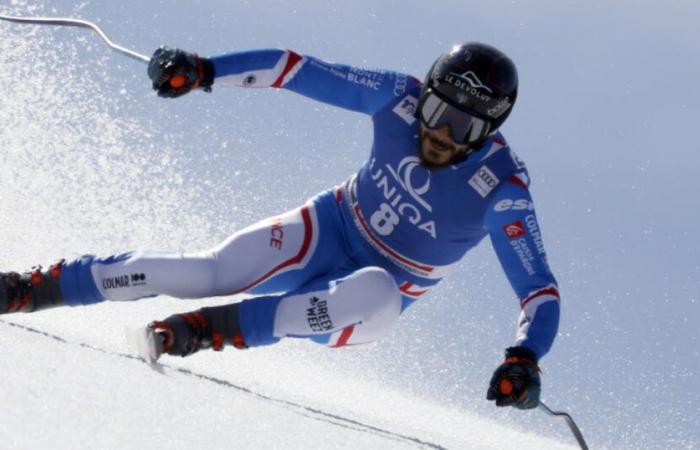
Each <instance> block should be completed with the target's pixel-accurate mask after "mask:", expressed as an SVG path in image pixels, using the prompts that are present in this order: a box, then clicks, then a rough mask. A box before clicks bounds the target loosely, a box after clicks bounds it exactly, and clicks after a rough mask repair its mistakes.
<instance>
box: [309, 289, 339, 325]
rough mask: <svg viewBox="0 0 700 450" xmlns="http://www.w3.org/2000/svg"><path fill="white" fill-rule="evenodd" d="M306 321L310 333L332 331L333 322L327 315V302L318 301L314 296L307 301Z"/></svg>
mask: <svg viewBox="0 0 700 450" xmlns="http://www.w3.org/2000/svg"><path fill="white" fill-rule="evenodd" d="M306 320H307V321H308V323H309V328H311V331H329V330H331V329H333V321H332V320H331V317H330V316H329V315H328V304H327V302H326V301H325V300H319V298H318V297H316V296H314V297H311V298H310V299H309V308H307V309H306Z"/></svg>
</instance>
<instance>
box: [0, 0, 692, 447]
mask: <svg viewBox="0 0 700 450" xmlns="http://www.w3.org/2000/svg"><path fill="white" fill-rule="evenodd" d="M165 3H166V2H136V1H134V0H126V1H124V2H119V3H118V4H117V3H114V4H112V3H109V5H107V3H106V2H100V1H93V2H90V1H82V0H80V1H77V0H56V1H51V2H43V3H41V2H40V3H34V2H28V1H24V0H13V1H11V2H6V4H5V5H0V11H2V12H15V13H23V14H43V15H58V16H63V15H77V16H78V17H81V18H85V19H91V20H97V21H98V22H99V23H100V24H101V25H103V26H104V27H105V29H106V30H107V31H108V32H109V33H110V35H111V36H112V37H113V38H114V39H115V40H117V41H118V42H119V43H121V44H124V45H126V46H129V47H132V48H134V49H135V50H137V51H141V52H144V53H149V52H150V51H151V50H152V49H153V48H155V47H156V46H157V45H160V44H162V43H168V44H172V45H179V46H182V47H185V48H188V49H193V50H197V51H199V52H201V53H202V54H215V53H220V52H224V51H228V50H232V49H238V48H242V49H245V48H260V47H289V48H294V49H296V50H298V51H300V52H302V53H309V54H313V55H317V56H320V57H323V58H326V59H329V60H335V61H342V62H347V63H351V64H358V65H366V66H369V67H386V68H392V69H398V70H405V71H407V72H410V73H413V74H415V75H417V76H423V73H424V71H425V70H426V68H427V67H428V66H429V64H430V63H431V62H432V60H433V59H434V58H435V56H436V55H437V54H438V53H439V52H441V51H443V50H444V49H445V48H446V47H448V46H449V45H450V44H452V43H454V42H456V41H459V40H463V39H477V40H483V41H487V42H492V43H494V44H496V45H497V46H501V47H502V48H504V50H506V51H507V52H508V53H510V54H511V55H512V56H513V58H514V59H515V61H516V63H517V64H518V67H519V70H520V78H521V90H520V94H519V99H518V105H517V106H516V109H515V111H514V113H513V116H512V120H509V123H508V124H507V126H506V127H505V130H504V132H505V133H506V136H507V137H508V138H509V140H510V141H511V144H512V145H513V146H514V148H515V149H516V151H517V152H518V153H519V155H520V156H521V157H523V158H524V159H525V160H526V162H527V163H528V166H529V168H530V171H531V174H532V176H533V187H532V191H533V195H534V198H535V201H536V202H537V207H538V215H539V218H540V221H541V225H542V227H543V233H544V240H545V245H546V246H547V249H548V253H549V259H550V262H551V264H552V268H553V270H554V272H555V275H557V277H558V280H559V284H560V288H561V291H562V295H563V303H562V307H563V318H562V324H561V328H560V335H559V336H558V339H557V342H556V343H555V346H554V348H553V350H552V352H551V354H549V355H548V356H547V357H546V358H545V359H544V360H543V361H542V367H543V369H544V391H543V392H544V394H543V397H544V398H545V399H546V400H547V401H548V402H549V404H550V406H552V407H553V408H555V409H566V410H568V411H570V412H571V413H572V414H573V415H574V417H575V418H576V419H577V421H578V422H579V424H580V425H581V427H582V429H583V431H584V434H585V436H586V438H587V440H588V441H589V444H591V447H592V448H611V449H613V448H630V449H632V448H634V449H637V448H645V449H647V448H649V449H686V450H687V449H691V450H693V449H697V448H700V430H699V429H698V427H697V426H696V424H697V421H698V418H700V388H699V387H698V384H697V383H696V382H695V380H696V379H697V376H698V374H700V363H698V361H700V353H699V352H700V335H699V334H698V333H697V323H698V322H699V321H700V307H699V305H700V297H698V295H699V293H700V266H699V265H698V263H697V261H698V259H699V258H700V246H699V245H698V242H697V240H696V239H695V238H694V236H695V234H696V232H695V228H696V227H695V224H696V223H697V222H698V221H699V220H700V213H699V212H698V211H699V210H698V208H697V207H696V205H697V204H698V202H697V198H696V196H697V192H700V178H699V177H697V176H696V174H695V171H696V167H697V166H698V163H700V153H698V152H697V151H696V150H695V148H696V147H697V145H696V144H695V143H694V142H693V141H692V130H693V129H694V128H695V127H696V124H695V122H696V120H697V117H700V91H699V90H697V89H696V82H697V78H698V74H700V59H698V58H692V57H689V56H688V55H697V54H698V53H699V52H700V48H699V45H700V44H699V43H700V36H698V31H697V29H696V27H695V24H694V20H693V18H694V17H697V14H698V12H699V9H698V6H697V3H696V2H693V1H686V0H671V1H668V2H653V1H647V0H642V1H631V0H623V1H620V2H614V4H613V2H591V1H578V0H575V1H572V2H559V1H556V0H537V2H536V7H533V6H532V2H518V1H515V2H513V1H510V0H497V1H494V2H489V3H488V4H486V3H485V2H476V1H463V0H459V1H457V0H454V1H453V0H449V1H446V2H443V3H441V5H442V6H440V7H437V6H436V5H434V4H432V3H431V2H414V3H411V4H410V7H406V6H405V5H406V4H407V3H406V2H400V1H398V0H387V1H385V2H374V1H371V0H357V1H356V2H340V3H335V2H326V1H320V0H309V1H305V2H293V1H291V0H264V1H258V2H248V1H245V0H240V1H236V2H231V1H230V0H208V1H207V2H202V1H199V0H177V1H173V2H167V3H168V7H167V8H165V7H164V5H165ZM494 17H499V20H498V21H497V22H498V23H497V25H498V26H494V24H495V22H494ZM591 30H596V32H595V33H591ZM0 36H2V38H0V86H3V92H2V95H0V155H2V161H1V162H0V270H7V269H15V270H17V269H26V268H29V267H31V266H32V265H34V264H37V263H41V264H48V263H51V262H53V261H55V260H56V259H58V258H62V257H65V258H72V257H75V256H78V255H80V254H83V253H94V254H98V255H108V254H112V253H115V252H121V251H126V250H135V249H149V250H164V251H196V250H202V249H206V248H209V247H211V246H213V245H215V244H216V243H218V242H219V241H220V240H222V239H224V238H225V237H226V236H227V235H228V234H230V233H232V232H233V231H235V230H236V229H239V228H241V227H243V226H245V225H247V224H248V223H251V222H252V221H254V220H257V219H261V218H264V217H267V216H269V215H271V214H275V213H278V212H280V211H284V210H286V209H289V208H292V207H295V206H296V205H298V204H299V203H300V202H302V201H303V200H304V199H305V198H307V197H309V196H311V195H313V194H315V193H316V192H318V191H320V190H322V189H325V188H327V187H328V186H331V185H333V184H335V183H338V182H339V181H341V180H343V179H345V177H346V176H347V175H349V174H350V173H351V172H352V171H354V170H355V169H356V167H357V166H358V165H359V164H361V162H362V161H363V159H364V158H365V157H366V154H367V149H368V147H369V144H370V142H369V139H370V137H369V136H370V134H369V133H370V130H371V127H370V124H369V121H368V120H367V119H366V118H365V117H363V116H361V115H358V114H353V113H349V112H345V111H340V110H337V109H334V108H330V107H327V106H324V105H319V104H317V103H314V102H312V101H309V100H307V99H303V98H300V97H298V96H294V95H291V94H289V93H286V92H272V91H268V90H262V91H255V92H252V91H241V90H227V89H223V88H221V87H216V88H215V90H214V93H213V94H211V95H206V94H201V93H197V94H193V95H191V96H188V97H185V98H182V99H178V100H176V101H170V102H168V101H164V100H161V99H158V98H156V97H155V96H154V95H153V94H152V92H150V89H149V86H148V81H147V79H146V77H145V73H144V72H145V67H144V66H143V65H141V64H139V63H138V62H135V61H131V60H129V59H126V58H124V57H122V56H119V55H117V54H115V53H113V52H110V51H108V50H107V49H106V48H105V47H104V46H103V45H102V44H101V43H100V42H99V41H98V40H96V39H95V38H94V36H92V35H90V34H89V33H87V32H85V31H83V30H76V29H60V30H59V29H46V28H36V27H19V26H16V25H8V24H5V23H0ZM667 86H673V89H671V91H672V92H669V91H668V90H667V89H666V88H665V87H667ZM669 130H672V131H669ZM681 130H689V132H681ZM226 301H229V299H207V300H205V301H202V302H183V301H179V300H175V299H169V298H156V299H150V300H147V301H143V302H133V303H124V304H104V305H97V306H94V307H87V308H76V309H68V310H55V311H47V312H44V313H41V314H36V315H31V316H30V315H14V316H3V317H0V320H2V321H1V322H0V343H2V345H3V357H2V358H0V374H2V377H0V405H2V408H0V436H5V437H9V438H8V440H7V441H6V442H10V444H6V442H3V443H2V445H0V448H5V447H9V448H34V447H36V446H40V447H44V448H76V447H77V448H126V447H135V446H141V447H143V446H146V445H148V444H155V446H156V447H163V448H172V447H173V446H175V447H179V446H181V447H185V446H187V447H190V448H192V447H193V446H195V447H199V446H209V447H211V448H223V447H231V446H232V447H234V448H285V449H286V448H334V447H339V448H377V447H382V448H383V447H387V448H404V447H406V448H421V447H426V448H524V449H529V448H533V449H534V448H537V449H542V448H559V447H560V446H564V445H571V444H573V442H574V441H573V439H572V437H571V435H570V433H569V431H568V429H566V427H565V425H564V424H563V423H560V422H558V421H554V420H552V419H550V418H548V417H546V416H544V415H543V414H542V413H541V412H539V411H532V412H520V411H514V410H513V411H511V410H503V409H496V408H494V407H493V406H492V405H491V404H490V403H488V402H486V401H485V399H484V396H485V389H486V383H487V381H488V379H489V377H490V374H491V372H492V370H493V368H494V367H495V366H496V365H497V364H498V362H499V360H500V358H501V354H502V349H503V348H504V347H505V346H507V345H510V344H511V343H512V340H513V335H514V327H515V321H516V317H517V314H518V307H517V302H516V300H515V299H514V296H513V293H512V291H511V289H510V287H509V286H508V283H507V281H506V280H505V278H504V277H503V275H502V273H501V270H500V267H499V265H498V261H497V260H496V258H495V256H494V255H493V252H492V250H491V249H490V247H489V245H488V243H485V244H484V245H481V246H479V247H478V248H477V249H475V251H474V252H473V253H471V254H470V255H468V256H467V258H465V261H464V262H463V264H461V265H460V267H458V268H457V269H456V270H455V273H454V274H452V277H448V279H447V280H446V281H445V282H444V283H443V284H441V285H440V286H439V287H438V288H437V289H435V290H434V291H433V292H431V294H430V296H428V297H426V299H425V301H422V300H421V302H419V303H418V304H416V305H415V306H413V307H412V308H411V309H410V310H409V311H408V312H407V313H406V314H404V316H403V317H402V318H401V321H400V324H399V326H398V327H397V329H396V330H395V331H394V332H393V333H392V335H391V336H388V337H387V338H386V339H385V340H383V341H382V342H380V343H377V344H373V345H369V346H361V347H358V348H352V349H343V350H342V351H333V350H329V349H325V348H322V347H318V346H315V345H312V344H309V343H304V342H295V341H289V342H284V343H282V344H280V345H277V346H273V347H269V348H265V349H258V350H250V351H246V352H236V351H233V350H227V351H226V352H224V353H223V354H214V353H204V354H198V355H195V356H194V357H192V358H187V359H178V358H171V359H168V360H167V361H165V362H166V364H167V365H168V367H167V368H166V370H165V374H158V373H155V372H152V371H151V370H150V369H148V368H147V367H146V366H145V365H143V364H141V363H139V362H138V361H135V360H133V359H132V358H129V357H127V356H126V349H125V342H124V337H123V332H124V327H126V326H139V325H143V324H144V323H147V322H148V321H150V320H153V319H158V318H163V317H166V316H168V315H170V314H172V313H173V312H180V311H187V310H191V309H194V308H197V307H200V306H202V305H206V304H210V303H211V304H214V303H220V302H226ZM546 438H551V439H554V440H546Z"/></svg>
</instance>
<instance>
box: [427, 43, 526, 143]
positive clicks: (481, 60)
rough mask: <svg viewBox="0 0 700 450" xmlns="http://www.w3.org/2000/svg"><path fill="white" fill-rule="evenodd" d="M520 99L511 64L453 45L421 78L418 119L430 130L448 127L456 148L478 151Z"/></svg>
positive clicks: (481, 48)
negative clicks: (477, 147) (472, 148)
mask: <svg viewBox="0 0 700 450" xmlns="http://www.w3.org/2000/svg"><path fill="white" fill-rule="evenodd" d="M517 94H518V73H517V70H516V69H515V64H513V61H511V60H510V58H508V57H507V56H506V55H505V54H503V53H502V52H501V51H500V50H497V49H495V48H494V47H491V46H490V45H486V44H481V43H478V42H468V43H464V44H460V45H456V46H455V47H453V48H452V50H451V51H450V52H449V53H446V54H444V55H442V56H440V58H438V60H437V61H435V63H434V64H433V66H432V67H431V68H430V71H429V72H428V75H427V76H426V77H425V83H424V84H423V90H422V92H421V99H420V103H419V106H418V111H419V116H420V118H421V120H422V122H423V124H424V125H425V126H427V127H428V128H439V127H441V126H443V125H445V124H448V125H450V131H451V133H452V137H453V139H454V140H455V141H456V142H459V143H462V144H469V145H470V146H472V147H473V146H475V145H480V144H481V143H483V141H484V140H485V139H486V138H488V137H489V136H491V135H493V134H494V133H495V132H496V130H497V129H498V127H500V126H501V124H503V122H504V121H505V120H506V118H507V117H508V114H510V111H511V109H512V108H513V104H514V103H515V98H516V96H517Z"/></svg>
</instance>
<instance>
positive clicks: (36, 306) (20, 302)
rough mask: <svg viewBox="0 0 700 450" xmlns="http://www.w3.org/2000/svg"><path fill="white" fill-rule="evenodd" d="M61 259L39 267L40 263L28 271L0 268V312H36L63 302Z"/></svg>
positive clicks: (60, 304) (61, 304)
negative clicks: (47, 267)
mask: <svg viewBox="0 0 700 450" xmlns="http://www.w3.org/2000/svg"><path fill="white" fill-rule="evenodd" d="M62 264H63V261H60V262H58V263H56V264H53V265H52V266H51V267H49V269H48V270H45V271H42V268H41V266H36V267H34V268H33V269H32V270H31V271H30V272H24V273H21V274H20V273H17V272H4V273H3V272H0V314H6V313H13V312H35V311H41V310H44V309H48V308H53V307H56V306H63V305H64V301H63V295H62V294H61V286H60V281H61V267H62Z"/></svg>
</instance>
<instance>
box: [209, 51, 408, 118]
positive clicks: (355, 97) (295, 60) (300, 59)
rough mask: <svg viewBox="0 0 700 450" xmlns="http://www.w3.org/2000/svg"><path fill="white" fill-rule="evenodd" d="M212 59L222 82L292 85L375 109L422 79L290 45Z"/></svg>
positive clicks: (327, 99) (330, 100) (326, 99)
mask: <svg viewBox="0 0 700 450" xmlns="http://www.w3.org/2000/svg"><path fill="white" fill-rule="evenodd" d="M211 60H212V62H213V63H214V69H215V73H216V83H217V84H219V83H221V84H223V85H233V86H239V87H249V88H255V87H275V88H284V89H289V90H291V91H294V92H296V93H298V94H301V95H304V96H306V97H309V98H312V99H314V100H318V101H320V102H323V103H327V104H330V105H334V106H338V107H341V108H345V109H349V110H352V111H357V112H363V113H365V114H370V115H374V114H375V113H376V112H377V111H379V110H380V109H382V108H383V107H384V106H386V105H387V104H389V103H390V102H391V101H392V100H394V99H395V98H396V97H399V96H401V95H403V94H404V93H405V92H407V91H408V90H409V89H411V88H413V87H415V86H416V85H420V81H419V80H417V79H416V78H414V77H411V76H408V75H405V74H401V73H397V72H390V71H383V70H367V69H361V68H358V67H352V66H347V65H343V64H334V63H329V62H325V61H322V60H320V59H317V58H314V57H311V56H302V55H299V54H298V53H295V52H293V51H291V50H278V49H268V50H252V51H246V52H237V53H228V54H225V55H221V56H214V57H212V58H211Z"/></svg>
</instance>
